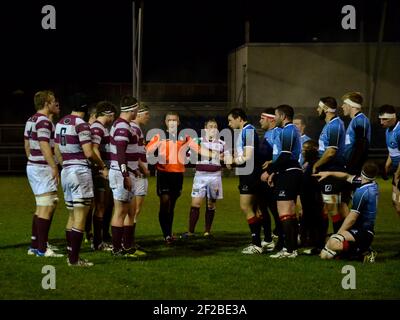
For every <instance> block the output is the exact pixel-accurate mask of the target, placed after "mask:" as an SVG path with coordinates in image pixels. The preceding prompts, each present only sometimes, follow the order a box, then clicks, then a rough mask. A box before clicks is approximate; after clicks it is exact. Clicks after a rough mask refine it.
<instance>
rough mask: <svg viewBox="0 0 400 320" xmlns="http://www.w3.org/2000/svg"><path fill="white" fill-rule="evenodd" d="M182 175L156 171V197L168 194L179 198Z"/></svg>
mask: <svg viewBox="0 0 400 320" xmlns="http://www.w3.org/2000/svg"><path fill="white" fill-rule="evenodd" d="M182 186H183V173H182V172H165V171H158V170H157V195H158V196H161V195H163V194H169V195H172V196H175V197H179V196H180V195H181V193H182Z"/></svg>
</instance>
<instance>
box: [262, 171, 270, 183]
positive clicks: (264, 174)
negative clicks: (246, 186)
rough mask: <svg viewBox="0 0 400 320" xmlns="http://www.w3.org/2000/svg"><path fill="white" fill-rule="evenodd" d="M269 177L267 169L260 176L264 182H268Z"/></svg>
mask: <svg viewBox="0 0 400 320" xmlns="http://www.w3.org/2000/svg"><path fill="white" fill-rule="evenodd" d="M268 178H269V174H268V172H267V171H265V172H264V173H263V174H262V175H261V177H260V179H261V181H264V182H268Z"/></svg>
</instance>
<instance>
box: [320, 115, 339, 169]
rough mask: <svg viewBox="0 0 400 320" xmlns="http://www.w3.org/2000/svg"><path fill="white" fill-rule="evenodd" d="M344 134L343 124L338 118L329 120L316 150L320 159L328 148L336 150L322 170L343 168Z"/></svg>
mask: <svg viewBox="0 0 400 320" xmlns="http://www.w3.org/2000/svg"><path fill="white" fill-rule="evenodd" d="M345 134H346V133H345V129H344V123H343V121H342V120H341V119H340V118H339V117H334V118H333V119H331V120H330V121H329V122H328V123H327V124H325V126H324V128H323V129H322V132H321V134H320V137H319V149H318V151H319V155H320V157H322V155H323V154H324V153H325V151H326V149H328V147H334V148H335V149H336V154H335V156H334V157H333V158H332V159H331V160H330V161H329V162H328V163H326V164H325V165H324V166H323V169H324V170H335V169H336V170H339V169H342V168H343V167H344V162H345V161H344V148H345ZM320 169H321V170H322V168H320Z"/></svg>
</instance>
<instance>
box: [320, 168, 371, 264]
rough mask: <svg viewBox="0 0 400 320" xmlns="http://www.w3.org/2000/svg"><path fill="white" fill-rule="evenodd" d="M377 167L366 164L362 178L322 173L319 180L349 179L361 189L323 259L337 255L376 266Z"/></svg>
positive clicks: (323, 254)
mask: <svg viewBox="0 0 400 320" xmlns="http://www.w3.org/2000/svg"><path fill="white" fill-rule="evenodd" d="M377 175H378V167H377V165H376V164H375V163H373V162H370V161H367V162H366V163H365V164H364V165H363V167H362V171H361V177H356V176H351V175H349V174H347V173H344V172H320V173H318V174H316V176H319V177H320V180H322V179H324V178H326V177H328V176H334V177H337V178H341V179H347V181H349V182H351V183H352V184H356V185H359V187H358V188H357V189H356V191H355V192H354V196H353V206H352V209H351V211H350V213H349V215H348V216H347V217H346V219H345V220H344V222H343V224H342V226H341V228H340V229H339V231H338V232H337V233H336V234H333V235H332V236H331V237H330V238H329V240H328V242H327V243H326V245H325V248H323V249H322V251H321V254H320V256H321V258H322V259H332V258H334V257H335V256H336V255H338V254H341V256H346V257H351V258H353V257H356V258H359V257H363V258H364V262H375V257H376V252H375V251H373V250H371V249H370V245H371V243H372V241H373V239H374V224H375V219H376V210H377V205H378V185H377V184H376V182H375V178H376V176H377Z"/></svg>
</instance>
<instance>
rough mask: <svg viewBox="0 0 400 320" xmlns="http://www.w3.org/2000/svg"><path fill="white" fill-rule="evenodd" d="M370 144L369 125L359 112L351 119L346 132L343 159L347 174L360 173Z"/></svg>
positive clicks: (367, 120)
mask: <svg viewBox="0 0 400 320" xmlns="http://www.w3.org/2000/svg"><path fill="white" fill-rule="evenodd" d="M370 143H371V124H370V122H369V119H368V118H367V117H366V116H365V114H363V113H361V112H359V113H357V114H356V115H355V117H354V118H353V119H351V121H350V124H349V126H348V127H347V130H346V138H345V145H344V158H345V161H346V166H347V168H348V172H350V173H357V174H359V173H360V172H361V167H362V165H363V163H364V162H365V161H366V160H367V158H368V149H369V145H370Z"/></svg>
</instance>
